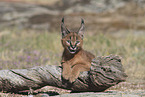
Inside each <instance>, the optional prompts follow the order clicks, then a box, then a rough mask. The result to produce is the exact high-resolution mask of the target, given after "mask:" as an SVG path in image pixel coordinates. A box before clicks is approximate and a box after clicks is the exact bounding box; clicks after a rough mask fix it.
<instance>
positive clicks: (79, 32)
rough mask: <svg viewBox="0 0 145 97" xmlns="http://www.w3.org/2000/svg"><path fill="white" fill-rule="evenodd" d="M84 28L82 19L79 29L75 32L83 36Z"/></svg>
mask: <svg viewBox="0 0 145 97" xmlns="http://www.w3.org/2000/svg"><path fill="white" fill-rule="evenodd" d="M84 29H85V25H84V20H83V19H82V22H81V27H80V29H79V30H78V32H77V33H78V35H80V37H81V38H83V37H84Z"/></svg>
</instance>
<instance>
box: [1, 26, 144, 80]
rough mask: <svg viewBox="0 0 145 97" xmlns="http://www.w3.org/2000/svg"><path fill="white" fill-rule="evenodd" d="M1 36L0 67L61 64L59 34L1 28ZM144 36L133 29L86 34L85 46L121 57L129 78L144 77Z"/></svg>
mask: <svg viewBox="0 0 145 97" xmlns="http://www.w3.org/2000/svg"><path fill="white" fill-rule="evenodd" d="M1 33H6V34H1V35H0V66H1V67H0V68H1V69H17V68H19V69H21V68H30V67H33V66H43V65H60V60H61V54H62V51H63V50H62V49H63V48H62V46H61V41H60V39H61V34H60V33H56V32H53V33H50V32H47V31H46V32H41V33H40V32H38V31H37V32H36V31H34V30H29V31H28V30H27V31H24V30H23V31H20V30H17V29H13V30H4V31H2V32H1ZM144 41H145V37H144V35H135V34H133V33H132V32H128V33H126V35H124V36H116V35H115V36H114V35H113V34H99V33H98V34H87V33H86V34H85V38H84V48H85V49H87V50H89V51H91V52H92V53H94V54H95V55H96V56H107V55H110V54H115V55H119V56H120V57H122V63H123V65H124V68H125V72H126V73H127V74H128V76H129V77H128V81H130V80H132V79H133V80H134V81H136V80H140V81H141V80H145V75H144V74H145V71H144V70H145V64H144V63H145V60H144V59H145V43H144Z"/></svg>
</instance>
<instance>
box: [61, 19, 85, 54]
mask: <svg viewBox="0 0 145 97" xmlns="http://www.w3.org/2000/svg"><path fill="white" fill-rule="evenodd" d="M61 33H62V39H61V42H62V45H63V47H64V49H65V50H68V51H69V53H71V54H75V53H76V52H77V51H79V50H80V49H81V48H82V45H83V36H84V20H83V19H82V21H81V27H80V28H79V30H78V31H77V32H71V31H70V30H68V29H67V28H66V27H65V25H64V18H62V24H61Z"/></svg>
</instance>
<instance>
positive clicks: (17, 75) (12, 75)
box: [0, 55, 127, 92]
mask: <svg viewBox="0 0 145 97" xmlns="http://www.w3.org/2000/svg"><path fill="white" fill-rule="evenodd" d="M61 71H62V68H61V67H60V66H54V65H47V66H44V67H34V68H30V69H13V70H1V71H0V91H6V92H19V91H22V90H29V89H30V88H32V89H38V88H41V87H43V86H46V85H49V86H55V87H59V88H63V89H69V90H72V91H76V92H78V91H83V92H84V91H104V90H106V89H107V88H109V87H111V86H114V85H116V84H118V83H119V82H122V81H125V79H126V77H127V75H126V74H125V73H124V70H123V68H122V64H121V60H120V58H119V57H118V56H113V55H110V56H107V57H97V58H96V59H93V60H92V66H91V69H90V71H87V72H82V73H81V74H80V76H79V78H78V79H77V80H76V81H75V82H74V83H69V82H68V81H66V80H64V79H63V78H62V77H61Z"/></svg>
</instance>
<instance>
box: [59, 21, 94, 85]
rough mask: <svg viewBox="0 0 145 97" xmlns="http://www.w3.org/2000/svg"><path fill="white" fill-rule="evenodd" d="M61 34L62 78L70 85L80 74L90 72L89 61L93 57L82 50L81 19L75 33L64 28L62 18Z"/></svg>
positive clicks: (82, 24) (82, 26) (82, 27)
mask: <svg viewBox="0 0 145 97" xmlns="http://www.w3.org/2000/svg"><path fill="white" fill-rule="evenodd" d="M61 33H62V39H61V42H62V45H63V47H64V51H63V54H62V60H61V64H62V67H63V71H62V77H63V78H64V79H66V80H69V81H70V82H71V83H72V82H74V81H75V80H76V79H77V78H78V76H79V74H80V72H82V71H89V70H90V66H91V60H92V59H93V58H95V56H94V55H93V54H91V53H90V52H87V51H85V50H84V49H83V48H82V45H83V36H84V20H83V19H82V22H81V27H80V29H79V30H78V31H77V32H70V31H69V30H68V29H67V28H66V27H65V25H64V18H62V24H61Z"/></svg>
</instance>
